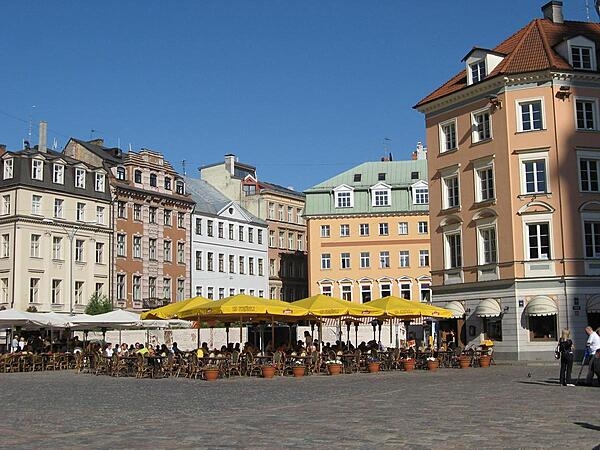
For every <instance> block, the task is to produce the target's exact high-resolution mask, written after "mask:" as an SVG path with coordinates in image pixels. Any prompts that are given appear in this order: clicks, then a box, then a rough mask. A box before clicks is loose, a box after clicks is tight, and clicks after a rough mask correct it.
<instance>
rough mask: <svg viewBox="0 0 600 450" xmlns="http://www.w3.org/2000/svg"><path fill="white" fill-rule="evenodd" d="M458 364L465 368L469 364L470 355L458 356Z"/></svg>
mask: <svg viewBox="0 0 600 450" xmlns="http://www.w3.org/2000/svg"><path fill="white" fill-rule="evenodd" d="M458 364H459V365H460V368H461V369H466V368H468V367H470V366H471V357H470V356H464V355H463V356H459V357H458Z"/></svg>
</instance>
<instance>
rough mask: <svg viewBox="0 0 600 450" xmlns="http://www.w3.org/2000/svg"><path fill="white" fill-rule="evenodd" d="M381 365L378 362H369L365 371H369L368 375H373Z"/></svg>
mask: <svg viewBox="0 0 600 450" xmlns="http://www.w3.org/2000/svg"><path fill="white" fill-rule="evenodd" d="M380 364H381V363H379V362H370V363H369V364H368V365H367V369H368V370H369V373H375V372H379V366H380Z"/></svg>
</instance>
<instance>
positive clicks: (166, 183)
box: [165, 177, 171, 191]
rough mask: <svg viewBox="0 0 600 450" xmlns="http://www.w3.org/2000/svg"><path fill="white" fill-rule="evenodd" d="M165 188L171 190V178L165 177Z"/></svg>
mask: <svg viewBox="0 0 600 450" xmlns="http://www.w3.org/2000/svg"><path fill="white" fill-rule="evenodd" d="M165 189H166V190H167V191H170V190H171V178H169V177H165Z"/></svg>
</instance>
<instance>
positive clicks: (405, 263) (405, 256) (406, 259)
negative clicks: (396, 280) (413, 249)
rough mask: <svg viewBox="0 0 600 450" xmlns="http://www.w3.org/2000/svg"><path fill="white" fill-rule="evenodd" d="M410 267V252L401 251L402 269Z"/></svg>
mask: <svg viewBox="0 0 600 450" xmlns="http://www.w3.org/2000/svg"><path fill="white" fill-rule="evenodd" d="M409 266H410V253H409V251H408V250H400V267H409Z"/></svg>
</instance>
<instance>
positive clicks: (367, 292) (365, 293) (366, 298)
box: [360, 283, 372, 303]
mask: <svg viewBox="0 0 600 450" xmlns="http://www.w3.org/2000/svg"><path fill="white" fill-rule="evenodd" d="M371 297H372V294H371V285H370V284H366V283H365V284H361V285H360V300H361V301H362V302H363V303H368V302H370V301H371Z"/></svg>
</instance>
